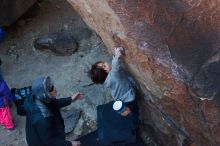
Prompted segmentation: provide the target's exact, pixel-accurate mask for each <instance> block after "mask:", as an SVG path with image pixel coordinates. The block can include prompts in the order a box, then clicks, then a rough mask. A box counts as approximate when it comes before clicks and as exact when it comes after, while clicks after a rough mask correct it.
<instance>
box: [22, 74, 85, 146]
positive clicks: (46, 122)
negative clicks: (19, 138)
mask: <svg viewBox="0 0 220 146" xmlns="http://www.w3.org/2000/svg"><path fill="white" fill-rule="evenodd" d="M56 96H57V91H56V88H55V86H54V83H53V81H52V80H51V78H50V77H41V78H38V79H36V80H34V81H33V83H32V93H31V95H30V96H28V97H27V98H26V99H25V101H24V108H25V111H26V140H27V143H28V145H29V146H80V142H79V141H67V140H65V131H64V128H65V127H64V121H63V118H62V117H61V113H60V108H62V107H65V106H67V105H70V104H71V102H74V101H76V100H78V99H82V98H83V94H82V93H76V94H74V95H72V97H68V98H61V99H56Z"/></svg>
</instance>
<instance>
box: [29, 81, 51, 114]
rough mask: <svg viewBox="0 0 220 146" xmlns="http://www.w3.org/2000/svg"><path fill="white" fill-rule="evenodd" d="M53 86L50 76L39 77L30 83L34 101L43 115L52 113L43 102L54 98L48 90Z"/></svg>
mask: <svg viewBox="0 0 220 146" xmlns="http://www.w3.org/2000/svg"><path fill="white" fill-rule="evenodd" d="M53 86H54V83H53V81H52V80H51V78H50V77H40V78H38V79H36V80H34V81H33V83H32V95H34V96H35V97H36V100H35V102H36V104H37V106H38V108H39V109H40V111H41V113H42V115H43V116H44V117H49V116H52V115H53V114H52V113H51V111H50V110H49V109H48V108H47V107H46V106H45V104H44V102H46V103H48V102H50V101H51V100H53V99H55V97H53V96H51V95H50V92H49V91H50V90H51V88H52V87H53Z"/></svg>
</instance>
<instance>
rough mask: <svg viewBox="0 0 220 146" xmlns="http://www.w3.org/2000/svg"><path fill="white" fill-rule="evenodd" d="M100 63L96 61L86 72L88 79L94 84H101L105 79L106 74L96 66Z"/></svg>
mask: <svg viewBox="0 0 220 146" xmlns="http://www.w3.org/2000/svg"><path fill="white" fill-rule="evenodd" d="M99 63H102V61H98V62H96V63H95V64H93V65H92V67H91V69H90V70H89V72H88V75H89V77H90V78H91V80H92V81H93V82H94V83H95V84H103V83H104V82H105V80H106V78H107V75H108V73H107V72H106V71H105V70H104V69H103V68H101V67H99V66H98V64H99Z"/></svg>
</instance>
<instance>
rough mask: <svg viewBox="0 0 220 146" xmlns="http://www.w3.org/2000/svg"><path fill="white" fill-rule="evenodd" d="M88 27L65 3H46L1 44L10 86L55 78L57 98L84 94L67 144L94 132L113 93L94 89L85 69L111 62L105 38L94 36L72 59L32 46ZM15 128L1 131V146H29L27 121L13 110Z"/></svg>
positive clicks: (61, 0) (12, 29) (56, 0)
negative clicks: (43, 37) (42, 39)
mask: <svg viewBox="0 0 220 146" xmlns="http://www.w3.org/2000/svg"><path fill="white" fill-rule="evenodd" d="M86 27H87V26H86V25H85V23H84V22H83V21H82V20H81V19H80V17H79V16H78V15H77V14H76V13H75V12H74V10H73V8H72V7H71V6H70V5H69V4H68V3H67V2H66V1H65V0H42V1H41V2H40V3H38V7H35V8H34V9H33V10H31V11H30V12H29V16H26V17H25V18H23V19H21V20H20V21H19V22H17V23H16V24H14V25H13V26H11V27H9V28H7V32H6V33H7V37H6V39H5V40H4V42H3V43H1V44H0V58H1V59H2V61H3V64H2V70H3V74H4V78H5V80H6V82H7V83H8V85H9V86H10V87H11V88H12V87H16V88H20V87H24V86H28V85H31V81H32V80H33V79H34V78H36V77H39V76H45V75H49V76H51V77H52V78H53V79H54V80H55V84H56V86H57V89H58V95H59V97H66V96H69V95H70V92H76V91H81V92H84V93H85V99H84V100H82V101H79V102H77V103H73V104H72V105H71V106H74V107H75V108H77V109H80V110H82V111H83V114H82V115H81V118H80V120H79V122H78V125H77V127H76V129H75V130H74V131H73V132H72V133H70V134H68V135H67V138H68V139H69V140H73V139H75V138H76V137H77V136H79V135H82V134H85V133H88V132H90V131H92V130H94V129H95V128H96V106H97V105H99V104H103V103H106V102H108V101H109V100H110V99H111V98H110V94H109V92H107V90H106V89H104V88H103V87H102V86H97V85H90V84H91V81H90V79H89V78H88V77H87V71H88V69H89V67H90V64H91V63H94V62H95V61H97V60H106V61H109V60H110V59H111V57H110V56H109V55H108V53H107V52H106V50H107V49H106V48H105V46H104V45H103V43H102V41H101V39H100V38H99V37H98V36H97V35H96V34H95V33H93V34H92V36H91V37H90V38H87V39H83V40H81V41H80V42H79V50H78V51H77V52H76V53H75V54H73V55H71V56H65V57H62V56H54V55H53V54H52V53H46V52H40V51H38V50H36V49H35V48H34V47H33V40H34V39H35V38H37V37H38V36H40V35H42V34H47V33H49V32H57V31H59V30H62V29H65V30H68V31H74V30H75V29H78V28H86ZM12 113H13V117H14V121H15V123H16V129H15V130H13V131H8V130H6V129H3V128H0V145H1V146H25V145H27V144H26V141H25V117H21V116H18V115H17V114H16V111H15V108H14V107H13V109H12Z"/></svg>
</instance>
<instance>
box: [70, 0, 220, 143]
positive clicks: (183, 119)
mask: <svg viewBox="0 0 220 146" xmlns="http://www.w3.org/2000/svg"><path fill="white" fill-rule="evenodd" d="M68 1H69V2H70V3H71V4H72V5H73V7H74V9H75V10H76V11H78V13H79V14H80V15H81V16H82V18H83V19H84V21H85V22H86V23H87V24H88V25H89V26H90V27H91V28H92V29H94V30H95V31H96V32H97V33H98V34H99V35H100V36H101V38H102V39H103V41H104V42H105V44H106V46H107V47H108V48H109V51H111V48H113V47H114V46H122V47H124V48H126V56H125V61H126V63H127V65H128V69H130V71H131V72H132V73H133V75H134V76H135V78H136V79H137V80H138V81H139V82H140V84H141V87H142V90H143V92H144V93H145V94H148V95H149V94H150V95H151V97H152V101H153V102H152V103H153V104H152V103H151V102H149V101H144V100H143V99H142V100H140V101H141V102H139V103H140V105H141V109H142V112H143V114H144V116H145V121H147V122H148V123H149V124H151V125H152V126H153V128H154V131H155V132H156V133H157V134H158V141H160V142H161V143H162V144H163V145H167V146H180V145H181V143H182V141H183V139H184V137H185V136H184V134H183V133H181V132H180V131H178V128H180V129H181V130H182V131H183V132H184V133H185V134H187V135H188V136H189V137H190V138H191V139H192V140H193V141H194V142H195V143H196V144H197V145H199V146H219V145H220V133H219V131H220V112H219V111H220V110H219V109H220V99H219V98H220V97H219V95H220V90H219V88H220V86H219V85H220V63H219V58H220V57H219V53H220V51H219V48H220V1H219V0H138V1H135V0H120V1H113V0H80V1H79V0H68ZM201 97H203V98H204V97H205V98H208V99H212V100H211V101H207V100H205V101H201V100H200V99H199V98H201ZM155 106H156V108H155ZM156 109H160V110H161V111H162V113H165V114H166V116H168V117H169V119H170V120H171V121H172V122H174V123H175V125H176V126H177V127H178V128H177V127H176V129H175V126H174V127H172V125H171V126H169V124H166V120H162V117H161V112H159V111H160V110H156ZM168 121H169V120H168Z"/></svg>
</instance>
